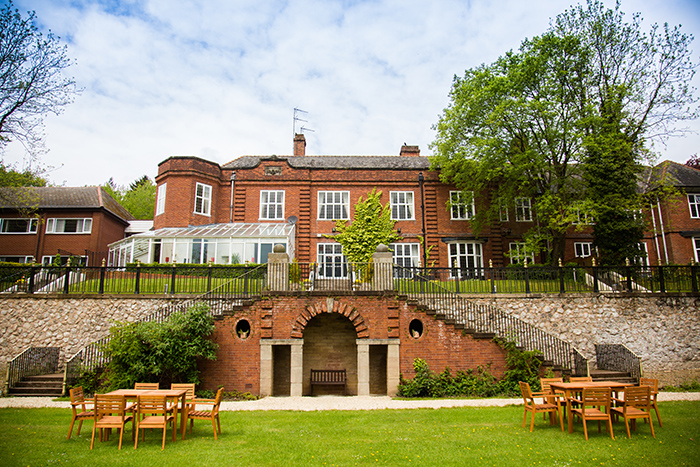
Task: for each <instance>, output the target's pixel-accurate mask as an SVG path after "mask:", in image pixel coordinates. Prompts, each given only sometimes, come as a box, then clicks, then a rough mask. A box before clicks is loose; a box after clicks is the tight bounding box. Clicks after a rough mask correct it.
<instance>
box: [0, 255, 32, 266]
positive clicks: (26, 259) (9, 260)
mask: <svg viewBox="0 0 700 467" xmlns="http://www.w3.org/2000/svg"><path fill="white" fill-rule="evenodd" d="M13 258H14V259H18V260H22V261H13V260H12V259H13ZM0 262H2V263H18V264H29V263H33V262H34V257H33V256H26V255H3V256H2V257H0Z"/></svg>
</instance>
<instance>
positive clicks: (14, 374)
mask: <svg viewBox="0 0 700 467" xmlns="http://www.w3.org/2000/svg"><path fill="white" fill-rule="evenodd" d="M60 353H61V348H60V347H27V348H26V349H25V350H24V351H22V352H21V353H20V354H19V355H17V356H16V357H15V358H13V359H12V360H10V361H9V362H8V364H7V379H6V381H5V393H8V392H9V390H10V389H11V388H13V387H14V386H15V384H17V383H18V382H20V381H22V379H23V378H25V377H27V376H36V375H42V374H50V373H57V372H58V362H59V356H60Z"/></svg>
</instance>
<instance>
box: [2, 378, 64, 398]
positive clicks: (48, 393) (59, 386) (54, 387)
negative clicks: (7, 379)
mask: <svg viewBox="0 0 700 467" xmlns="http://www.w3.org/2000/svg"><path fill="white" fill-rule="evenodd" d="M9 395H10V396H13V397H61V396H62V395H63V373H55V374H50V375H39V376H25V377H24V378H23V379H22V381H20V382H18V383H16V384H15V385H14V386H13V387H11V388H10V390H9Z"/></svg>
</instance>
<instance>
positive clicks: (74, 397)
mask: <svg viewBox="0 0 700 467" xmlns="http://www.w3.org/2000/svg"><path fill="white" fill-rule="evenodd" d="M88 405H91V406H94V405H95V402H94V401H93V399H85V395H84V394H83V387H82V386H78V387H76V388H73V389H71V390H70V407H71V409H73V418H72V419H71V421H70V428H69V429H68V438H67V439H70V437H71V434H72V433H73V425H74V424H75V421H76V420H78V435H80V429H81V428H82V427H83V420H87V419H94V418H95V411H94V410H93V409H88Z"/></svg>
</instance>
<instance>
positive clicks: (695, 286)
mask: <svg viewBox="0 0 700 467" xmlns="http://www.w3.org/2000/svg"><path fill="white" fill-rule="evenodd" d="M696 273H697V265H696V264H695V262H694V261H693V262H691V263H690V286H691V288H692V291H693V293H698V278H697V276H696Z"/></svg>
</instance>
